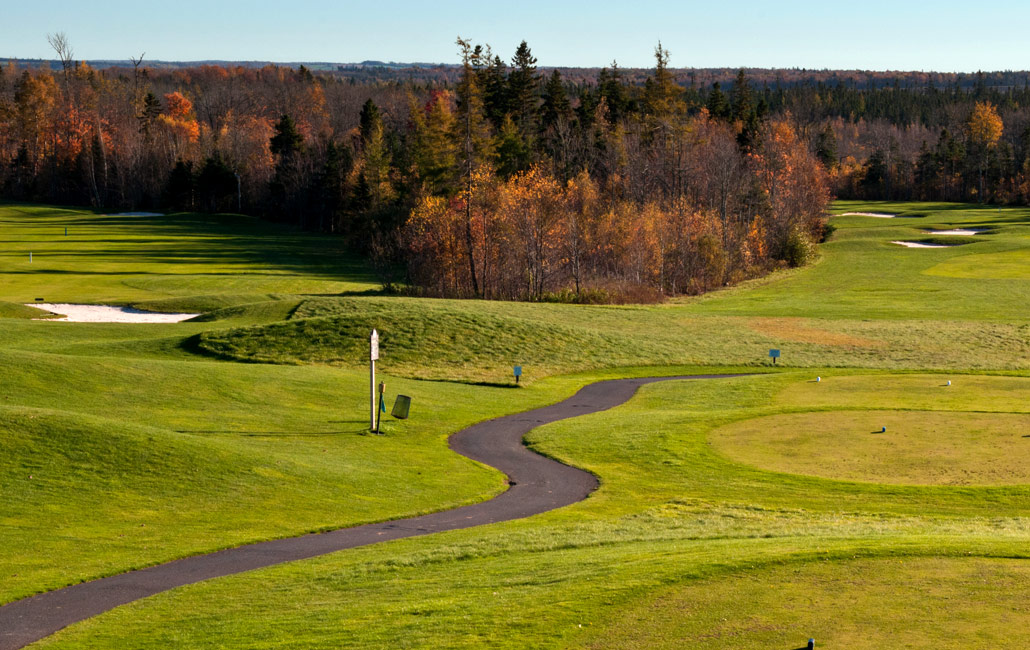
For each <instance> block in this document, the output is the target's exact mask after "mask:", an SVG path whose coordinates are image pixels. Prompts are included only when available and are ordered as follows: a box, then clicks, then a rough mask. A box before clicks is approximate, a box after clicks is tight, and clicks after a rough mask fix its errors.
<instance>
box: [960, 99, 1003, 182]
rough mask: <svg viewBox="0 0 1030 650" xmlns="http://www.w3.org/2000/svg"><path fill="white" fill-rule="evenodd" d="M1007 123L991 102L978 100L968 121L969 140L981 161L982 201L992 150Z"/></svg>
mask: <svg viewBox="0 0 1030 650" xmlns="http://www.w3.org/2000/svg"><path fill="white" fill-rule="evenodd" d="M1004 129H1005V124H1004V123H1003V122H1002V120H1001V116H1000V115H998V109H997V108H995V107H994V104H992V103H990V102H977V103H976V105H975V106H974V107H973V112H972V113H970V115H969V121H968V122H966V130H967V131H968V132H969V141H970V143H971V144H972V145H973V148H974V150H975V151H976V152H977V154H978V158H979V162H980V194H979V196H980V201H981V202H983V200H984V183H985V177H986V175H987V167H988V165H989V164H990V159H991V152H992V151H993V150H994V148H995V147H997V146H998V140H999V139H1000V138H1001V133H1002V131H1003V130H1004Z"/></svg>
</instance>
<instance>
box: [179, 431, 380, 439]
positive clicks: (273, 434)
mask: <svg viewBox="0 0 1030 650" xmlns="http://www.w3.org/2000/svg"><path fill="white" fill-rule="evenodd" d="M364 431H365V430H364V429H351V430H347V431H227V430H221V429H181V430H176V433H194V434H212V435H230V436H243V437H246V438H283V437H285V438H292V437H321V436H342V435H347V434H352V433H363V432H364Z"/></svg>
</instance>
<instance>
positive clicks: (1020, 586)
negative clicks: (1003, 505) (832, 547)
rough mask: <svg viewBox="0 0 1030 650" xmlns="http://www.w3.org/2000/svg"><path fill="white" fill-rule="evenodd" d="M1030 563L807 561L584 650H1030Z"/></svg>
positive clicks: (667, 609) (623, 616) (646, 611)
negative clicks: (810, 648)
mask: <svg viewBox="0 0 1030 650" xmlns="http://www.w3.org/2000/svg"><path fill="white" fill-rule="evenodd" d="M1027 589H1030V564H1027V563H1026V562H1023V561H1018V560H1009V559H980V558H968V559H955V558H891V559H875V560H869V559H863V560H852V561H845V562H840V563H827V562H807V563H803V564H796V565H787V566H774V567H770V568H765V569H760V570H757V571H749V572H742V573H735V574H732V575H729V576H719V577H718V578H714V579H705V580H699V581H697V582H695V583H693V584H691V585H690V586H688V587H681V588H676V589H671V590H667V591H665V592H663V593H662V594H661V595H660V596H658V597H657V598H654V599H652V600H648V601H646V602H644V603H640V604H639V605H635V606H634V607H633V608H632V609H630V610H629V611H626V612H624V613H620V614H619V615H618V616H616V617H615V619H614V620H612V621H609V622H607V623H606V625H605V626H604V629H602V630H599V631H596V632H593V633H591V634H590V635H589V636H588V638H589V640H584V641H582V642H580V643H576V644H573V646H572V647H580V648H625V649H627V650H629V649H632V648H697V649H698V650H706V649H712V650H715V649H716V648H726V647H727V644H731V645H732V647H733V648H739V649H741V650H747V649H754V650H759V649H761V650H765V649H768V648H790V649H793V648H803V647H806V644H807V641H808V639H809V638H814V639H815V640H816V647H817V648H820V647H828V648H934V649H940V650H967V649H968V648H1006V649H1011V650H1016V649H1017V648H1022V647H1024V645H1025V639H1024V638H1022V634H1020V633H1019V632H1018V630H1021V629H1026V628H1027V627H1028V626H1030V606H1028V605H1027V603H1026V601H1025V594H1026V591H1027Z"/></svg>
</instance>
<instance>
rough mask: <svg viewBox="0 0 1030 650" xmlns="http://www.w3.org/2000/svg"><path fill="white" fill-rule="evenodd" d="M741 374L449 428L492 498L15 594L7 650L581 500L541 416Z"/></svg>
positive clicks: (4, 616)
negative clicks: (290, 567)
mask: <svg viewBox="0 0 1030 650" xmlns="http://www.w3.org/2000/svg"><path fill="white" fill-rule="evenodd" d="M739 376H740V375H684V376H676V377H643V378H636V379H613V380H609V381H601V382H597V383H595V384H590V385H588V386H585V387H583V388H582V389H580V391H579V392H578V393H576V394H575V395H573V396H572V397H570V398H569V399H567V400H565V401H563V402H559V403H557V404H553V405H551V406H545V407H543V408H538V409H535V410H532V411H526V412H525V413H517V414H515V415H509V416H505V417H501V418H497V419H494V420H488V421H486V422H481V423H479V424H476V425H474V426H471V427H469V428H467V429H464V430H462V431H459V432H458V433H456V434H454V435H453V436H451V438H450V445H451V448H452V449H453V450H454V451H456V452H458V453H460V454H463V455H465V456H467V457H469V458H472V459H473V460H477V461H479V462H481V463H484V464H486V465H490V466H492V467H494V468H496V469H498V470H500V471H502V472H504V473H505V474H507V476H508V478H509V482H510V484H511V487H510V488H509V489H508V490H507V491H506V492H504V493H502V494H500V495H498V496H497V497H495V498H493V499H491V500H489V501H483V502H481V503H477V504H474V505H470V506H464V507H461V508H455V509H453V510H445V511H442V512H435V513H433V514H429V515H423V516H420V517H411V518H408V519H397V520H394V521H387V522H382V523H377V524H367V525H365V526H357V527H354V528H341V529H339V530H334V531H330V532H327V533H315V534H310V535H303V536H301V537H290V538H286V539H277V540H273V541H269V542H260V543H256V544H249V545H247V546H240V547H237V548H231V549H226V550H223V551H218V552H215V553H208V554H206V555H196V556H193V557H188V558H183V559H181V560H176V561H174V562H168V563H167V564H160V565H157V566H152V567H148V568H146V569H140V570H138V571H130V572H129V573H122V574H119V575H115V576H111V577H108V578H101V579H99V580H93V581H91V582H83V583H81V584H77V585H72V586H70V587H65V588H63V589H57V590H55V591H50V592H47V593H43V594H39V595H37V596H33V597H31V598H26V599H24V600H19V601H15V602H12V603H9V604H7V605H4V606H2V607H0V650H15V649H17V648H22V647H24V646H26V645H28V644H30V643H32V642H34V641H38V640H39V639H42V638H44V637H46V636H49V635H51V634H53V633H54V632H57V631H58V630H60V629H62V628H64V627H66V626H68V625H71V624H72V623H76V622H78V621H82V620H84V619H87V618H90V617H92V616H96V615H98V614H101V613H103V612H106V611H108V610H110V609H114V608H115V607H118V606H119V605H124V604H126V603H130V602H132V601H134V600H139V599H141V598H146V597H147V596H153V595H154V594H158V593H161V592H162V591H167V590H169V589H174V588H175V587H181V586H183V585H188V584H192V583H195V582H200V581H202V580H209V579H211V578H219V577H222V576H228V575H232V574H234V573H242V572H244V571H250V570H252V569H260V568H264V567H268V566H272V565H275V564H281V563H283V562H292V561H294V560H303V559H305V558H310V557H315V556H318V555H324V554H326V553H332V552H334V551H340V550H343V549H348V548H354V547H357V546H366V545H368V544H377V543H379V542H385V541H389V540H394V539H401V538H404V537H414V536H416V535H429V534H431V533H437V532H441V531H445V530H456V529H460V528H471V527H473V526H482V525H484V524H491V523H495V522H499V521H508V520H511V519H519V518H522V517H528V516H530V515H535V514H539V513H541V512H547V511H548V510H553V509H555V508H560V507H562V506H567V505H569V504H572V503H576V502H577V501H582V500H583V499H585V498H586V497H587V496H588V495H589V494H590V493H591V492H593V491H594V490H595V489H597V486H598V483H597V479H596V478H595V477H594V475H593V474H590V473H589V472H585V471H583V470H580V469H576V468H574V467H570V466H568V465H563V464H562V463H559V462H557V461H554V460H551V459H549V458H545V457H544V456H541V455H539V454H536V453H534V452H532V451H530V450H529V449H527V448H526V447H525V445H523V444H522V438H523V436H525V435H526V433H528V432H529V431H530V430H532V429H535V428H536V427H538V426H540V425H542V424H547V423H550V422H556V421H558V420H564V419H567V418H573V417H576V416H579V415H585V414H588V413H596V412H598V411H604V410H607V409H610V408H612V407H615V406H618V405H620V404H623V403H624V402H626V401H627V400H629V399H630V398H631V397H633V394H634V393H636V391H637V389H638V388H639V387H640V386H643V385H644V384H650V383H654V382H658V381H669V380H676V379H719V378H723V377H739Z"/></svg>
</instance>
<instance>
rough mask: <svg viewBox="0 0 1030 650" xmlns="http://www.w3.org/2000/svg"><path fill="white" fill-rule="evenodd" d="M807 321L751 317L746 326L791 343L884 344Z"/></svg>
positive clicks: (857, 345)
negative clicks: (818, 326)
mask: <svg viewBox="0 0 1030 650" xmlns="http://www.w3.org/2000/svg"><path fill="white" fill-rule="evenodd" d="M807 323H808V320H807V319H804V318H752V319H750V320H749V321H748V327H750V328H751V329H752V330H754V331H755V332H758V333H759V334H763V335H765V336H768V337H769V338H772V339H776V340H778V341H789V342H791V343H814V344H816V345H834V346H844V347H854V348H876V347H883V345H884V342H883V341H878V340H876V339H868V338H864V337H861V336H853V335H851V334H845V333H844V332H833V331H830V330H825V329H819V328H817V327H811V326H809V325H808V324H807Z"/></svg>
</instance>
